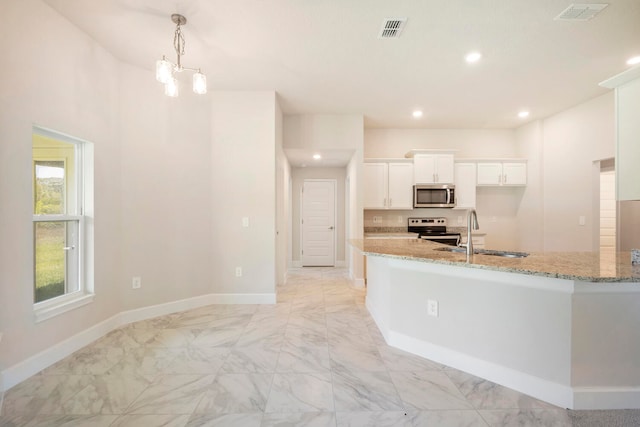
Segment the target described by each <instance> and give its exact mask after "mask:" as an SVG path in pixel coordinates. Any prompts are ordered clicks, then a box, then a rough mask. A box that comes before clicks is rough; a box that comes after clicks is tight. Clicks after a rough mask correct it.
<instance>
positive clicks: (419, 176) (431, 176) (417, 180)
mask: <svg viewBox="0 0 640 427" xmlns="http://www.w3.org/2000/svg"><path fill="white" fill-rule="evenodd" d="M413 178H414V184H453V181H454V179H453V154H449V153H438V154H416V155H415V156H414V157H413Z"/></svg>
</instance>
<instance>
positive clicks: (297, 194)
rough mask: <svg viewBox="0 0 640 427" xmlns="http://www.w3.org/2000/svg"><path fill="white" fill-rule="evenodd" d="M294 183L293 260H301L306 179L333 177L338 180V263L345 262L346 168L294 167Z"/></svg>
mask: <svg viewBox="0 0 640 427" xmlns="http://www.w3.org/2000/svg"><path fill="white" fill-rule="evenodd" d="M291 177H292V178H293V184H292V197H291V202H292V205H291V206H292V217H291V221H292V230H293V233H292V239H291V246H292V253H293V261H294V263H295V262H299V261H300V258H301V253H300V251H301V248H300V228H301V227H300V206H301V191H302V186H303V184H304V180H305V179H331V180H335V181H336V264H338V265H340V264H345V204H344V202H345V193H344V191H345V188H344V187H345V177H346V170H345V168H293V169H292V170H291ZM345 265H346V264H345Z"/></svg>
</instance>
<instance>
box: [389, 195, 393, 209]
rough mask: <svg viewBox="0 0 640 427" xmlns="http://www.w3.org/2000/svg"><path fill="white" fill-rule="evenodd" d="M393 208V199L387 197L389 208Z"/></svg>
mask: <svg viewBox="0 0 640 427" xmlns="http://www.w3.org/2000/svg"><path fill="white" fill-rule="evenodd" d="M391 206H393V199H392V198H391V197H389V207H391Z"/></svg>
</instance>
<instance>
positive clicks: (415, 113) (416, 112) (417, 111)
mask: <svg viewBox="0 0 640 427" xmlns="http://www.w3.org/2000/svg"><path fill="white" fill-rule="evenodd" d="M411 115H412V116H413V117H414V118H415V119H419V118H420V117H422V111H420V110H416V111H414V112H413V113H411Z"/></svg>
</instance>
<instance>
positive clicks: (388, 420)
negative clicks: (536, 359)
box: [0, 268, 640, 427]
mask: <svg viewBox="0 0 640 427" xmlns="http://www.w3.org/2000/svg"><path fill="white" fill-rule="evenodd" d="M347 273H348V272H347V271H346V270H344V269H333V268H298V269H292V270H290V271H289V274H288V280H287V283H286V284H285V285H283V286H280V287H279V288H278V303H277V304H275V305H216V306H207V307H202V308H198V309H194V310H190V311H186V312H181V313H175V314H171V315H167V316H162V317H159V318H155V319H150V320H147V321H142V322H137V323H134V324H131V325H128V326H125V327H123V328H120V329H117V330H115V331H113V332H111V333H110V334H108V335H107V336H105V337H103V338H102V339H100V340H98V341H96V342H94V343H93V344H92V345H90V346H88V347H86V348H84V349H82V350H80V351H78V352H76V353H74V354H73V355H71V356H69V357H68V358H66V359H64V360H62V361H60V362H59V363H57V364H55V365H54V366H51V367H50V368H48V369H46V370H44V371H43V372H41V373H39V374H37V375H35V376H33V377H32V378H30V379H28V380H26V381H25V382H23V383H21V384H19V385H17V386H15V387H14V388H12V389H11V390H9V391H8V392H6V393H5V395H4V396H3V402H2V412H1V415H0V426H145V427H147V426H176V427H182V426H214V425H215V426H217V427H221V426H242V427H252V426H256V427H258V426H332V427H335V426H510V425H518V426H536V427H539V426H631V425H640V411H567V410H564V409H561V408H557V407H553V406H551V405H548V404H546V403H543V402H540V401H538V400H535V399H532V398H530V397H527V396H524V395H522V394H520V393H517V392H514V391H512V390H508V389H505V388H503V387H501V386H498V385H495V384H492V383H489V382H487V381H483V380H481V379H479V378H476V377H473V376H471V375H467V374H465V373H463V372H460V371H457V370H454V369H449V368H447V367H445V366H442V365H439V364H437V363H434V362H431V361H428V360H425V359H422V358H420V357H416V356H412V355H410V354H407V353H404V352H402V351H399V350H396V349H393V348H391V347H389V346H387V345H386V344H385V342H384V340H383V338H382V336H381V335H380V333H379V332H378V330H377V328H376V326H375V324H374V323H373V320H372V319H371V317H370V316H369V314H368V312H367V310H366V308H365V306H364V298H365V291H364V290H361V289H356V288H353V287H352V286H351V282H350V280H348V278H347Z"/></svg>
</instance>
